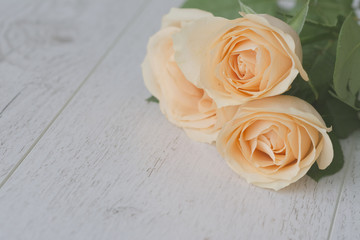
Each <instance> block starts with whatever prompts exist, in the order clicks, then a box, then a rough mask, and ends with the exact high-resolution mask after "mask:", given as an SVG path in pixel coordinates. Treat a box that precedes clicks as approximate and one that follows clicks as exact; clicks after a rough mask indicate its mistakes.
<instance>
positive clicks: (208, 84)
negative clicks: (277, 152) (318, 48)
mask: <svg viewBox="0 0 360 240" xmlns="http://www.w3.org/2000/svg"><path fill="white" fill-rule="evenodd" d="M174 49H175V60H176V62H177V64H178V65H179V67H180V69H181V70H182V71H183V73H184V75H185V76H186V78H187V79H188V80H189V81H191V82H192V83H193V84H195V85H196V86H198V87H202V88H204V89H205V90H206V92H207V93H208V94H209V96H210V97H212V98H213V99H214V101H215V102H216V104H217V105H218V106H219V107H222V106H228V105H238V104H242V103H245V102H247V101H250V100H254V99H259V98H264V97H269V96H275V95H279V94H281V93H283V92H285V91H286V90H288V89H289V86H290V85H291V83H292V82H293V80H294V79H295V77H296V76H297V74H298V73H299V72H300V74H301V76H302V77H303V78H304V79H305V80H308V77H307V74H306V72H305V71H304V70H303V67H302V65H301V58H302V49H301V45H300V40H299V37H298V35H297V34H296V32H295V31H294V30H293V29H292V28H291V27H290V26H289V25H287V24H286V23H285V22H283V21H281V20H279V19H277V18H274V17H272V16H269V15H266V14H261V15H256V14H246V15H244V16H243V18H239V19H235V20H228V19H225V18H221V17H212V16H209V17H206V18H202V19H199V20H197V21H195V22H194V23H193V24H191V25H187V26H185V27H184V28H183V29H182V30H181V31H180V32H178V33H177V34H175V35H174Z"/></svg>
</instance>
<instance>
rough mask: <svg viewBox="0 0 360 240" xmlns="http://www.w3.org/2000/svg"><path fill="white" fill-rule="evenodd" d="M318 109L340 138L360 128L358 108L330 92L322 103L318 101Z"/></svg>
mask: <svg viewBox="0 0 360 240" xmlns="http://www.w3.org/2000/svg"><path fill="white" fill-rule="evenodd" d="M315 107H316V109H317V110H318V111H319V112H320V114H321V115H322V117H323V119H324V121H325V122H326V124H327V125H328V126H332V128H333V133H334V134H335V135H336V136H337V137H338V138H347V137H348V136H349V135H350V134H352V133H353V132H355V131H356V130H357V129H359V128H360V119H359V117H358V113H357V111H356V110H354V109H353V108H351V107H350V106H348V105H347V104H345V103H343V102H341V101H340V100H338V99H336V98H334V97H332V96H331V95H330V94H328V97H327V98H326V99H324V101H323V102H322V103H317V105H316V106H315Z"/></svg>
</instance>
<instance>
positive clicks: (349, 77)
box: [334, 13, 360, 110]
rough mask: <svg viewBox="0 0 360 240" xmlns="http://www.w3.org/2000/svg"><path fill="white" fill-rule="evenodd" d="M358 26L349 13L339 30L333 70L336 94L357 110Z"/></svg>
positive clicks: (359, 73)
mask: <svg viewBox="0 0 360 240" xmlns="http://www.w3.org/2000/svg"><path fill="white" fill-rule="evenodd" d="M359 66H360V26H359V25H358V24H357V21H356V17H355V15H354V14H353V13H351V14H350V15H349V16H348V17H347V18H346V19H345V21H344V24H343V26H342V28H341V30H340V35H339V43H338V47H337V53H336V63H335V72H334V90H335V93H336V96H337V97H338V98H339V99H340V100H342V101H343V102H345V103H347V104H348V105H349V106H351V107H353V108H354V109H356V110H359V101H358V99H357V96H358V94H359V91H360V67H359Z"/></svg>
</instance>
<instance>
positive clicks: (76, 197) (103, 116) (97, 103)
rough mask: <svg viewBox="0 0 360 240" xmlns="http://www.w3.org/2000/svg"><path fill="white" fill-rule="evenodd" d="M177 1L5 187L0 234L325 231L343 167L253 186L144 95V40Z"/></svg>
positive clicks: (156, 4) (142, 24)
mask: <svg viewBox="0 0 360 240" xmlns="http://www.w3.org/2000/svg"><path fill="white" fill-rule="evenodd" d="M180 3H181V0H175V1H173V2H171V1H167V0H153V1H151V3H150V4H149V5H148V6H147V8H146V9H145V10H144V11H143V12H142V14H140V16H139V18H138V19H137V20H136V21H135V22H133V23H132V24H131V25H130V26H129V27H128V29H127V31H126V32H125V33H124V36H123V37H122V38H121V39H120V40H119V42H118V44H117V45H116V47H115V48H114V49H113V50H112V51H111V52H110V54H109V56H108V57H107V58H106V59H105V60H104V61H103V62H102V64H101V65H100V66H99V68H98V69H97V70H96V71H95V72H94V73H93V74H92V75H91V77H90V78H89V80H88V81H87V82H86V83H85V84H84V86H83V87H82V88H81V89H80V91H79V92H78V93H77V95H76V96H75V97H74V98H73V99H72V101H71V102H70V104H69V105H68V106H67V107H66V108H65V109H64V111H63V112H62V114H61V115H59V117H58V118H57V119H56V121H55V122H54V123H53V124H52V125H51V126H50V128H49V130H48V131H47V132H46V134H45V135H44V136H43V137H42V138H41V139H40V141H39V142H38V143H37V144H36V146H35V147H34V148H33V150H32V151H31V152H30V153H29V155H28V156H27V157H26V159H25V160H24V161H23V162H22V164H21V165H20V166H19V167H18V169H17V170H16V171H15V172H14V174H13V175H12V176H11V178H10V179H9V181H8V182H7V183H6V184H5V185H4V186H3V188H2V189H1V191H0V212H1V216H0V238H1V239H200V240H205V239H208V240H210V239H211V240H214V239H221V240H223V239H320V240H321V239H327V237H328V236H329V233H330V231H331V226H332V223H333V218H334V216H335V212H336V205H337V199H338V196H339V192H340V189H341V186H342V179H343V178H344V173H345V171H344V170H343V171H341V172H339V173H338V174H336V175H334V176H331V177H327V178H325V179H323V180H321V181H320V182H319V183H318V184H317V183H315V182H314V181H312V180H311V179H310V178H308V177H304V178H303V179H301V180H300V181H298V182H297V183H295V184H293V185H291V186H290V187H288V188H286V189H284V190H282V191H279V192H274V191H269V190H264V189H260V188H256V187H253V186H251V185H249V184H247V183H246V182H245V181H244V180H243V179H241V178H240V177H238V176H237V175H236V174H235V173H233V172H232V171H231V170H230V168H229V167H227V165H226V163H225V162H224V160H223V159H222V158H221V157H220V156H219V155H218V153H217V151H216V149H215V147H214V146H211V145H207V144H201V143H196V142H193V141H191V140H189V139H188V138H187V137H186V135H185V134H184V133H183V131H182V130H181V129H178V128H176V127H174V126H173V125H171V124H170V123H169V122H168V121H167V120H166V119H165V117H164V116H163V115H162V114H161V113H160V111H159V108H158V105H157V104H148V103H146V101H145V99H146V98H147V97H148V96H149V95H150V94H149V93H148V91H147V90H146V89H145V87H144V86H143V80H142V76H141V71H140V63H141V62H142V60H143V57H144V55H145V46H146V43H147V40H148V38H149V36H150V35H151V34H153V33H154V32H155V31H157V29H158V28H159V26H160V19H161V16H162V15H163V14H165V13H166V12H168V10H169V9H170V7H172V6H176V5H179V4H180ZM356 137H357V136H353V137H351V138H349V139H347V140H345V141H343V142H342V144H343V146H344V153H345V158H346V159H348V158H349V157H350V156H351V154H352V152H351V150H352V149H353V146H352V145H353V144H354V143H355V142H356V141H355V140H356V139H357V138H356ZM4 216H6V217H4Z"/></svg>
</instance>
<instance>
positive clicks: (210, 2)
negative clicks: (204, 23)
mask: <svg viewBox="0 0 360 240" xmlns="http://www.w3.org/2000/svg"><path fill="white" fill-rule="evenodd" d="M182 7H183V8H199V9H202V10H205V11H208V12H211V13H212V14H214V15H215V16H219V17H225V18H228V19H235V18H239V17H240V14H239V11H240V6H239V3H238V1H237V0H188V1H186V2H185V3H184V4H183V6H182Z"/></svg>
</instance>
